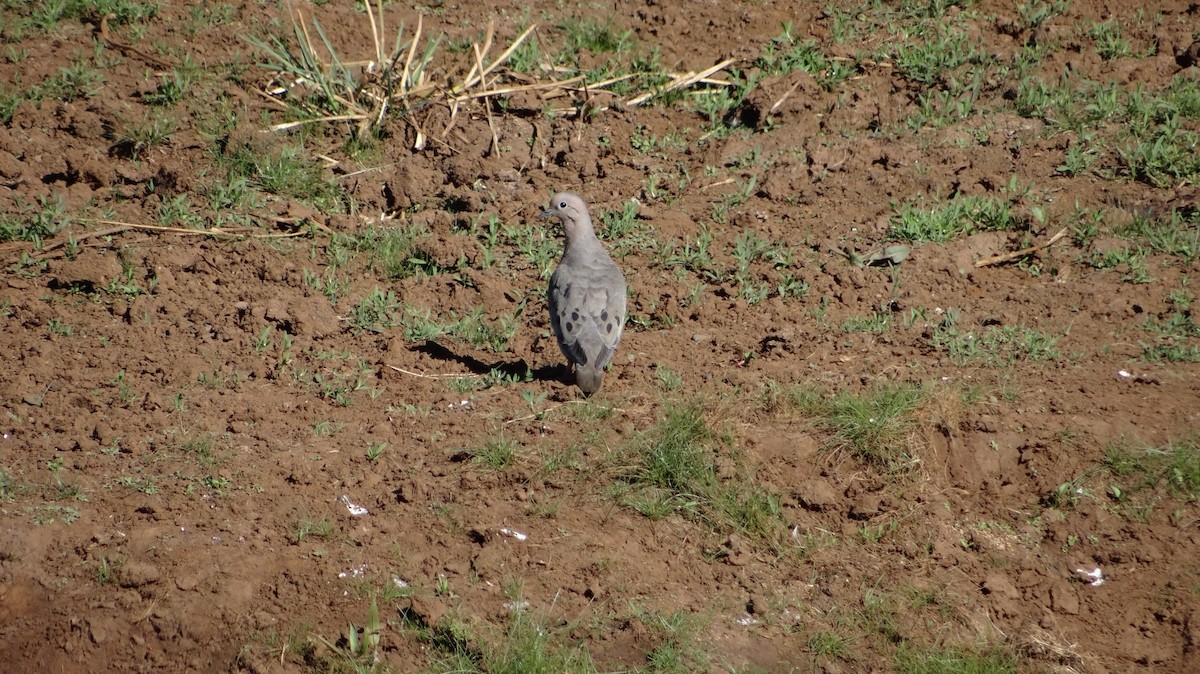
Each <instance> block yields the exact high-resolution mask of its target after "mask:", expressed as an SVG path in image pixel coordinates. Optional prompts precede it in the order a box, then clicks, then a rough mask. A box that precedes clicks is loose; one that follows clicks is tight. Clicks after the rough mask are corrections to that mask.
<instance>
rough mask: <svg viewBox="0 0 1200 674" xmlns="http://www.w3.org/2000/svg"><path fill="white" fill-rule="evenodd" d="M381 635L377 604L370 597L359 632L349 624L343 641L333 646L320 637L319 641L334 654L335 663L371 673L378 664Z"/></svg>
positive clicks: (352, 624) (381, 625) (381, 624)
mask: <svg viewBox="0 0 1200 674" xmlns="http://www.w3.org/2000/svg"><path fill="white" fill-rule="evenodd" d="M382 633H383V622H382V621H381V620H380V618H379V602H378V600H377V599H376V598H375V597H372V598H371V605H370V607H369V608H368V609H367V619H366V622H365V623H364V624H363V627H362V630H361V631H360V630H359V629H358V628H357V627H355V626H354V623H350V627H349V629H348V630H347V632H346V636H345V639H344V640H339V641H338V643H336V644H335V643H331V642H329V641H328V640H326V639H325V638H324V637H320V641H321V643H323V644H325V647H326V648H328V649H329V650H330V651H331V652H332V653H333V654H334V656H335V659H336V660H337V661H339V662H341V663H343V664H345V665H348V666H349V667H350V668H351V670H352V671H358V672H373V671H375V670H376V665H377V664H378V663H379V642H380V639H381V637H382ZM339 671H340V670H339Z"/></svg>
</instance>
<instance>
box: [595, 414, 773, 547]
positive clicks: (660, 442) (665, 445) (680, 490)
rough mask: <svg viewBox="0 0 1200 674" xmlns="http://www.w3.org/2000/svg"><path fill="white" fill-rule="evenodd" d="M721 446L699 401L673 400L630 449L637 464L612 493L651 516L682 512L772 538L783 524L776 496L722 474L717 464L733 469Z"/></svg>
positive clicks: (723, 447) (723, 444)
mask: <svg viewBox="0 0 1200 674" xmlns="http://www.w3.org/2000/svg"><path fill="white" fill-rule="evenodd" d="M719 449H722V450H727V449H728V448H727V443H726V442H725V441H723V440H722V439H720V438H718V437H717V435H716V434H714V433H713V431H712V430H711V429H710V428H709V426H708V423H707V421H706V420H705V415H704V410H703V408H702V407H701V406H700V405H699V404H697V403H675V404H672V405H671V406H669V407H668V408H667V410H666V411H665V414H664V417H663V419H662V420H661V421H659V422H658V424H656V425H655V426H654V427H653V428H651V429H650V430H649V431H647V432H646V433H644V434H642V435H641V436H640V437H638V438H636V439H635V440H634V441H633V442H632V443H631V445H630V446H629V447H627V448H626V451H627V454H628V455H629V456H630V457H631V458H632V459H633V465H632V466H630V467H628V468H627V469H626V470H625V474H624V476H623V477H622V479H621V480H620V481H619V482H618V483H617V484H616V486H615V488H614V491H615V493H616V494H617V496H618V498H619V499H620V500H621V501H622V502H623V503H624V504H625V505H627V506H629V507H631V508H633V509H635V510H637V511H638V512H640V513H642V514H643V515H646V516H647V517H652V518H658V517H664V516H666V515H669V514H671V513H682V514H685V515H687V516H691V517H697V518H701V519H704V520H707V521H709V522H711V523H712V524H714V525H715V526H718V527H721V528H729V529H733V530H735V531H739V532H744V533H749V534H751V535H754V536H756V537H759V538H762V539H771V538H772V537H773V536H774V535H775V534H776V533H777V532H778V531H780V527H781V525H782V522H781V521H780V518H779V503H778V500H777V499H776V497H775V496H774V495H773V494H771V493H770V492H768V491H767V490H765V489H763V488H762V487H760V486H758V485H755V484H754V483H753V482H751V481H750V480H747V479H743V478H737V477H730V478H722V477H719V476H718V467H719V465H720V466H722V467H723V470H722V471H721V473H722V475H724V474H726V473H729V472H734V471H735V468H734V467H732V465H731V464H732V459H731V458H729V457H728V456H725V455H726V454H728V453H729V452H728V451H721V452H719V451H718V450H719ZM724 467H728V468H727V469H725V468H724Z"/></svg>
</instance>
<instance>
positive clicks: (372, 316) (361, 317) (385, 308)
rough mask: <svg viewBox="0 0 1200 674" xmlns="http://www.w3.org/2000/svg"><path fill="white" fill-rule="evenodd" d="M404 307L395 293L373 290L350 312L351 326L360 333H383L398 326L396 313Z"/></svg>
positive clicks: (376, 288) (375, 288)
mask: <svg viewBox="0 0 1200 674" xmlns="http://www.w3.org/2000/svg"><path fill="white" fill-rule="evenodd" d="M401 306H403V305H402V304H401V303H400V301H399V300H398V299H396V293H395V292H394V291H391V290H389V291H387V292H384V291H383V290H380V289H379V287H378V286H376V287H374V288H372V289H371V291H370V292H368V293H367V294H366V295H365V296H364V297H363V298H362V301H360V302H359V303H358V304H357V305H355V307H354V308H353V309H351V310H350V316H349V320H350V326H351V327H352V328H354V329H355V330H357V331H359V332H383V331H384V330H385V329H387V328H390V327H392V326H393V325H395V324H396V320H397V319H396V311H397V310H398V309H400V307H401Z"/></svg>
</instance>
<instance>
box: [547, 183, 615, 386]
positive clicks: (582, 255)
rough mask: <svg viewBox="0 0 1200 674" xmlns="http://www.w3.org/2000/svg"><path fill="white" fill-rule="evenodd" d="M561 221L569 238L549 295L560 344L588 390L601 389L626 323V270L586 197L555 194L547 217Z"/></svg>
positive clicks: (579, 383)
mask: <svg viewBox="0 0 1200 674" xmlns="http://www.w3.org/2000/svg"><path fill="white" fill-rule="evenodd" d="M550 218H557V219H558V220H559V221H560V222H561V223H562V228H563V234H564V236H565V239H566V243H565V245H564V246H563V255H562V259H561V260H559V263H558V267H557V268H556V269H555V270H554V274H553V275H552V276H551V277H550V289H549V292H547V293H546V301H547V304H548V305H549V308H550V328H551V329H552V330H553V331H554V337H555V339H557V340H558V348H559V349H560V350H561V351H562V353H563V355H564V356H566V357H567V360H568V361H570V362H571V364H572V365H574V366H575V383H576V385H578V386H579V389H580V390H581V391H583V393H584V394H585V395H591V394H593V393H595V392H596V391H598V390H600V385H601V384H603V383H604V367H605V366H606V365H608V364H609V363H611V362H612V359H613V354H615V353H616V351H617V345H618V344H620V343H621V332H622V330H623V329H624V328H625V276H624V275H623V274H622V273H621V270H620V269H619V268H618V267H617V264H616V263H615V262H613V260H612V258H611V257H609V255H608V251H606V250H604V246H603V245H602V244H601V243H600V240H599V239H597V238H596V231H595V230H594V229H593V228H592V217H591V216H590V215H588V210H587V206H586V205H585V204H584V203H583V199H580V198H579V196H577V195H575V194H571V193H570V192H561V193H559V194H556V195H554V199H553V200H552V201H551V202H550V208H549V209H548V210H546V211H544V212H543V213H542V219H550Z"/></svg>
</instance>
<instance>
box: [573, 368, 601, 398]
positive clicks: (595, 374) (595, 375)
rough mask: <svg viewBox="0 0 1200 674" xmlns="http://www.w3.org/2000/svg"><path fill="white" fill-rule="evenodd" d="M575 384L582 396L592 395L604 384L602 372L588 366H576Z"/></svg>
mask: <svg viewBox="0 0 1200 674" xmlns="http://www.w3.org/2000/svg"><path fill="white" fill-rule="evenodd" d="M575 383H576V384H578V385H579V389H580V390H581V391H583V392H584V394H586V395H592V394H593V393H595V392H596V391H599V390H600V385H601V384H603V383H604V370H602V369H600V368H598V367H592V366H590V365H579V366H576V367H575Z"/></svg>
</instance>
